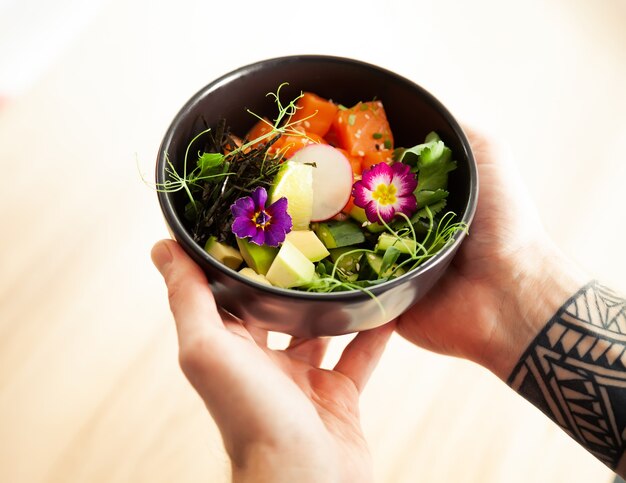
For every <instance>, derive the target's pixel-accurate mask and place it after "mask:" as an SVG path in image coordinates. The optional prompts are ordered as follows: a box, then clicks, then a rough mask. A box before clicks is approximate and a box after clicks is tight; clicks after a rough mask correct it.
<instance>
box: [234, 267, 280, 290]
mask: <svg viewBox="0 0 626 483" xmlns="http://www.w3.org/2000/svg"><path fill="white" fill-rule="evenodd" d="M239 274H240V275H243V276H244V277H247V278H249V279H250V280H254V281H255V282H259V283H261V284H263V285H269V286H271V285H272V284H271V283H270V282H269V280H268V279H267V278H266V277H265V275H261V274H258V273H256V272H255V271H254V270H252V269H251V268H250V267H244V268H242V269H241V270H239Z"/></svg>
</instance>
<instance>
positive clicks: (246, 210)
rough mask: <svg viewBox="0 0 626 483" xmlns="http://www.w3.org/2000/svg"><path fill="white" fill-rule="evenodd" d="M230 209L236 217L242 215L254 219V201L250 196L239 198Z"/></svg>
mask: <svg viewBox="0 0 626 483" xmlns="http://www.w3.org/2000/svg"><path fill="white" fill-rule="evenodd" d="M230 211H231V213H232V214H233V216H234V217H235V218H238V217H240V216H242V217H245V218H249V219H252V217H253V216H254V211H255V210H254V201H253V200H252V198H250V197H249V196H244V197H243V198H239V199H238V200H237V201H235V202H234V203H233V204H232V205H230Z"/></svg>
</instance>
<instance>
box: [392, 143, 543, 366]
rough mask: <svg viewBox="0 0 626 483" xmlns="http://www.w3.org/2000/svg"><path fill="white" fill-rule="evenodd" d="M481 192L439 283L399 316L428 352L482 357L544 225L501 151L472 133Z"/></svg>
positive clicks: (406, 330) (409, 334) (404, 331)
mask: <svg viewBox="0 0 626 483" xmlns="http://www.w3.org/2000/svg"><path fill="white" fill-rule="evenodd" d="M470 141H471V143H472V149H473V151H474V154H475V156H476V159H477V162H478V171H479V179H480V192H479V200H478V207H477V212H476V217H475V219H474V222H473V224H472V226H471V230H470V236H469V237H468V238H467V240H466V241H465V242H464V244H463V246H462V247H461V249H460V251H459V253H458V255H457V257H456V258H455V259H454V261H453V262H452V264H451V266H450V268H449V269H448V271H447V272H446V274H445V275H444V277H443V278H442V279H441V280H440V282H439V283H438V284H437V286H436V287H434V288H433V290H432V291H431V292H430V293H429V294H428V295H427V296H426V297H425V299H423V300H422V301H420V302H419V303H418V304H417V305H415V306H414V307H413V308H412V309H411V310H409V311H408V312H407V313H406V314H404V315H403V316H402V317H401V318H400V319H399V320H398V332H399V333H400V334H402V335H403V336H404V337H406V338H407V339H409V340H410V341H412V342H414V343H416V344H418V345H421V346H422V347H425V348H427V349H429V350H433V351H436V352H441V353H445V354H450V355H454V356H460V357H465V358H469V359H472V360H475V361H481V360H482V358H483V356H484V354H483V353H484V351H485V350H487V348H488V345H489V341H490V339H491V337H492V335H493V332H494V330H496V328H497V320H498V316H499V312H500V310H501V307H502V300H503V299H504V297H505V296H506V293H504V292H503V291H502V287H505V286H507V285H508V286H511V285H510V284H505V282H510V281H509V280H507V279H506V278H507V277H510V274H511V273H514V272H515V269H514V267H513V269H512V270H503V269H502V268H501V267H512V266H513V265H514V264H515V263H516V259H519V257H521V256H523V255H524V254H525V252H526V251H527V250H528V249H529V247H530V245H531V240H532V239H535V240H536V239H537V238H538V236H537V235H538V233H541V232H542V228H541V226H540V223H539V221H538V219H537V218H536V217H535V216H534V214H533V212H532V210H527V209H526V208H525V206H524V205H523V202H521V203H520V202H519V200H524V199H528V197H527V196H524V193H518V194H516V192H517V191H519V190H520V189H521V188H520V186H519V185H518V184H517V183H515V179H514V176H515V175H514V171H513V170H512V169H511V167H510V166H509V167H507V168H506V169H505V166H504V165H503V164H501V160H502V158H503V156H502V154H501V153H497V152H496V148H495V146H494V145H492V144H490V143H489V142H487V141H486V140H485V139H484V138H481V137H480V136H478V135H476V134H473V133H470Z"/></svg>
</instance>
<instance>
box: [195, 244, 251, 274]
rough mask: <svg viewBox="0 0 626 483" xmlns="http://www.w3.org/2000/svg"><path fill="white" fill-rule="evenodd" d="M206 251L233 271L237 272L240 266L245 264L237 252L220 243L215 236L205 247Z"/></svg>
mask: <svg viewBox="0 0 626 483" xmlns="http://www.w3.org/2000/svg"><path fill="white" fill-rule="evenodd" d="M204 249H205V250H206V252H207V253H208V254H209V255H211V256H212V257H213V258H215V259H217V260H218V261H219V262H221V263H223V264H224V265H226V266H227V267H228V268H232V269H233V270H237V269H238V268H239V265H241V264H242V262H243V258H242V257H241V254H240V253H239V252H238V251H237V250H235V249H234V248H233V247H231V246H229V245H226V244H224V243H220V242H218V241H217V238H215V237H214V236H211V237H209V239H208V240H207V242H206V244H205V245H204Z"/></svg>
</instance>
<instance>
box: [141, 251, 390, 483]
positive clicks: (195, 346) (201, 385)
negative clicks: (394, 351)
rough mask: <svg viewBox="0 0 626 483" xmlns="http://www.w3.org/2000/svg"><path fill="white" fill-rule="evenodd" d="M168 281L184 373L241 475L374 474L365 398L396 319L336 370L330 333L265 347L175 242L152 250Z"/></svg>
mask: <svg viewBox="0 0 626 483" xmlns="http://www.w3.org/2000/svg"><path fill="white" fill-rule="evenodd" d="M152 258H153V260H154V263H155V264H156V266H157V267H158V268H159V270H160V271H161V273H162V275H163V276H164V278H165V282H166V284H167V287H168V293H169V300H170V306H171V309H172V312H173V314H174V319H175V320H176V328H177V333H178V340H179V347H180V352H179V354H180V365H181V367H182V369H183V372H184V373H185V375H186V376H187V378H188V379H189V381H190V382H191V384H192V385H193V387H194V388H195V389H196V391H197V392H198V394H199V395H200V396H201V397H202V399H203V400H204V403H205V404H206V406H207V408H208V410H209V412H210V413H211V416H212V417H213V418H214V419H215V421H216V423H217V425H218V426H219V428H220V431H221V433H222V437H223V440H224V445H225V448H226V451H227V452H228V455H229V456H230V459H231V462H232V472H233V480H234V481H238V482H249V481H250V482H252V481H259V482H260V481H272V482H283V481H284V482H294V481H298V482H303V483H306V482H309V481H310V482H319V481H325V482H334V481H337V482H339V481H360V482H367V481H370V480H371V475H372V467H371V458H370V454H369V450H368V447H367V443H366V441H365V439H364V437H363V432H362V430H361V426H360V421H359V408H358V399H359V394H360V393H361V391H362V390H363V388H364V386H365V383H366V382H367V380H368V378H369V376H370V374H371V372H372V371H373V369H374V367H375V366H376V364H377V362H378V359H379V358H380V355H381V354H382V351H383V349H384V347H385V344H386V342H387V340H388V338H389V336H390V335H391V333H392V332H393V329H394V324H393V323H392V324H387V325H386V326H383V327H380V328H378V329H374V330H371V331H367V332H362V333H360V334H359V335H357V336H356V337H355V339H354V340H353V341H352V342H351V343H350V344H349V345H348V346H347V347H346V349H345V350H344V352H343V354H342V356H341V358H340V360H339V362H338V363H337V365H336V366H335V368H334V370H332V371H330V370H325V369H320V368H319V366H320V364H321V362H322V358H323V356H324V352H325V350H326V346H327V343H328V339H292V340H291V343H290V345H289V347H288V348H287V349H286V350H270V349H268V348H267V333H266V332H265V331H263V330H261V329H257V328H255V327H252V326H248V325H246V324H245V323H243V322H241V321H239V320H236V319H234V318H233V317H230V316H228V314H220V312H219V311H218V309H217V307H216V305H215V301H214V299H213V296H212V294H211V292H210V290H209V288H208V285H207V281H206V278H205V276H204V274H203V272H202V271H201V270H200V268H199V267H198V266H197V265H196V264H195V263H194V262H193V261H192V260H191V259H190V258H189V257H188V256H187V255H186V254H185V253H184V252H183V250H182V249H181V248H180V247H179V246H178V245H177V244H176V243H175V242H173V241H171V240H166V241H162V242H159V243H158V244H157V245H155V247H154V249H153V250H152Z"/></svg>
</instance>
